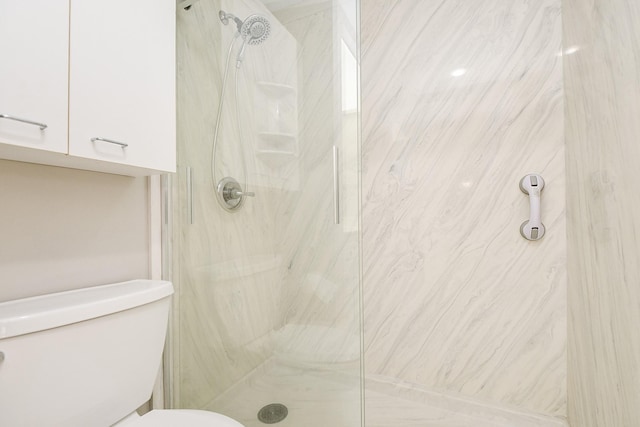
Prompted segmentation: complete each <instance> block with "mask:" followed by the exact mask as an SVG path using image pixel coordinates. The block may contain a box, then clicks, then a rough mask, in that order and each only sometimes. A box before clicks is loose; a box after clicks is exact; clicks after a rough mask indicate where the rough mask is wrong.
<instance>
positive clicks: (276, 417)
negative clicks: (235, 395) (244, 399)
mask: <svg viewBox="0 0 640 427" xmlns="http://www.w3.org/2000/svg"><path fill="white" fill-rule="evenodd" d="M287 414H289V410H288V409H287V407H286V406H284V405H283V404H281V403H270V404H268V405H267V406H265V407H263V408H262V409H260V411H258V419H259V420H260V421H261V422H263V423H265V424H275V423H279V422H280V421H282V420H284V419H285V418H287Z"/></svg>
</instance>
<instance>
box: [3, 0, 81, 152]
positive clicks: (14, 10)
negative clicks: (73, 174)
mask: <svg viewBox="0 0 640 427" xmlns="http://www.w3.org/2000/svg"><path fill="white" fill-rule="evenodd" d="M68 70H69V0H19V1H11V0H0V116H1V117H0V143H2V144H8V145H17V146H24V147H32V148H38V149H42V150H48V151H56V152H61V153H66V152H67V90H68V81H69V72H68ZM40 125H42V126H40ZM45 125H46V127H44V126H45Z"/></svg>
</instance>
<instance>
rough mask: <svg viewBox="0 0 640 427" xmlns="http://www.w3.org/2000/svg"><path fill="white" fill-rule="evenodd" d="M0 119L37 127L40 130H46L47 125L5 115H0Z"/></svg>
mask: <svg viewBox="0 0 640 427" xmlns="http://www.w3.org/2000/svg"><path fill="white" fill-rule="evenodd" d="M0 119H7V120H15V121H16V122H20V123H26V124H28V125H34V126H38V127H39V128H40V130H45V129H46V128H47V125H46V124H44V123H39V122H34V121H33V120H27V119H21V118H19V117H13V116H9V115H7V114H0Z"/></svg>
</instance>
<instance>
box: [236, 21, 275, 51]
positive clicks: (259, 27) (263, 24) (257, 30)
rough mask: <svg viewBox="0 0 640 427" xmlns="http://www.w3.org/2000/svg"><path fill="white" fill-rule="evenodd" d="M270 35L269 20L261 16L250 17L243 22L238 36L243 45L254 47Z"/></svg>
mask: <svg viewBox="0 0 640 427" xmlns="http://www.w3.org/2000/svg"><path fill="white" fill-rule="evenodd" d="M270 33H271V24H270V23H269V20H268V19H267V18H265V17H264V16H262V15H251V16H249V17H248V18H247V19H245V20H244V22H243V23H242V26H241V27H240V34H241V35H242V38H243V39H244V40H245V43H247V44H250V45H256V44H260V43H262V42H264V41H265V40H266V39H267V38H268V37H269V34H270Z"/></svg>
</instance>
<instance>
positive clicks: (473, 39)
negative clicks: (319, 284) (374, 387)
mask: <svg viewBox="0 0 640 427" xmlns="http://www.w3.org/2000/svg"><path fill="white" fill-rule="evenodd" d="M561 36H562V35H561V14H560V1H559V0H541V1H535V2H532V1H526V0H478V1H473V2H469V1H461V0H442V1H419V0H395V1H387V0H385V1H382V0H374V1H364V2H362V132H363V135H362V138H363V144H362V145H363V148H362V151H363V153H362V154H363V159H362V168H363V172H362V173H363V176H362V180H363V185H362V186H363V188H362V192H363V195H362V198H363V201H362V203H363V206H362V223H363V237H362V239H363V243H362V245H363V254H362V256H363V263H364V266H363V268H364V277H363V283H364V317H365V325H364V337H365V369H366V376H367V381H368V382H371V381H386V382H394V381H397V382H402V383H403V384H404V385H405V386H407V385H410V387H413V388H414V389H415V390H416V391H417V392H419V391H421V390H422V391H424V393H429V392H432V391H435V392H439V393H444V394H448V395H453V396H471V397H473V398H474V399H476V400H479V401H485V402H487V403H490V404H492V405H502V406H505V407H508V408H520V409H522V410H524V411H530V412H534V413H540V414H547V415H552V416H559V417H562V416H564V415H565V414H566V375H567V374H566V369H567V367H566V339H567V337H566V259H565V256H566V255H565V254H566V238H565V166H564V144H563V98H562V58H561V57H560V55H559V53H560V49H561ZM532 172H537V173H540V174H541V175H542V176H543V177H544V179H545V180H546V187H545V189H544V191H543V194H542V218H543V223H544V224H545V226H546V227H547V234H546V235H545V237H544V238H543V239H542V240H540V241H537V242H530V241H527V240H525V239H523V238H522V237H521V236H520V233H519V227H520V224H521V223H522V222H523V221H524V220H525V219H526V218H527V216H528V209H529V204H528V199H527V197H526V196H525V195H524V194H523V193H521V192H520V190H519V188H518V182H519V180H520V179H521V178H522V177H523V176H524V175H526V174H528V173H532ZM372 405H375V403H374V402H373V401H367V402H366V413H367V414H375V413H376V412H375V410H374V408H372ZM370 416H375V415H370ZM369 422H371V423H372V424H371V425H376V422H377V421H376V420H375V419H371V418H369V420H368V421H367V423H369Z"/></svg>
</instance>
